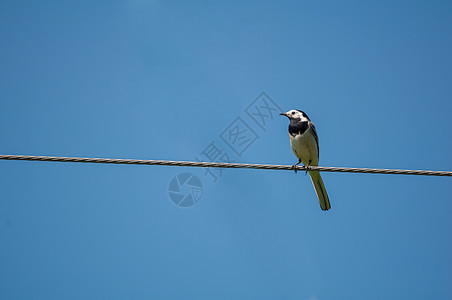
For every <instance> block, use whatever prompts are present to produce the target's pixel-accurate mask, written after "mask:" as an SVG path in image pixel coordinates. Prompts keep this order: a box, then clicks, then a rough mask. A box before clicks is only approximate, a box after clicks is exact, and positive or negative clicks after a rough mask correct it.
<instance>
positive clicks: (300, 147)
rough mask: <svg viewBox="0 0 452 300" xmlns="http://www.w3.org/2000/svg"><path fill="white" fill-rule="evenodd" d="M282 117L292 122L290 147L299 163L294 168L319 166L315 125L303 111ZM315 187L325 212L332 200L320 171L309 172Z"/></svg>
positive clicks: (296, 110) (288, 113)
mask: <svg viewBox="0 0 452 300" xmlns="http://www.w3.org/2000/svg"><path fill="white" fill-rule="evenodd" d="M280 115H282V116H286V117H287V118H289V120H290V124H289V138H290V146H291V147H292V151H293V153H294V154H295V156H296V157H297V158H298V163H296V164H294V165H293V166H292V167H293V168H295V172H296V171H297V169H296V166H298V165H299V164H300V163H303V165H304V166H308V167H309V166H318V165H319V138H318V136H317V132H316V130H315V126H314V124H313V123H312V122H311V120H310V119H309V117H308V116H307V115H306V114H305V113H304V112H303V111H301V110H298V109H292V110H289V111H288V112H286V113H281V114H280ZM308 172H309V175H310V177H311V181H312V184H313V185H314V189H315V192H316V194H317V197H318V198H319V203H320V208H321V209H322V210H324V211H326V210H329V209H330V208H331V204H330V200H329V198H328V194H327V192H326V189H325V185H324V184H323V180H322V177H321V176H320V172H319V171H308Z"/></svg>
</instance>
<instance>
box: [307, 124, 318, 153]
mask: <svg viewBox="0 0 452 300" xmlns="http://www.w3.org/2000/svg"><path fill="white" fill-rule="evenodd" d="M309 127H310V128H311V130H312V134H314V139H315V143H316V144H317V156H320V149H319V137H318V135H317V131H316V130H315V126H314V124H313V123H312V122H309Z"/></svg>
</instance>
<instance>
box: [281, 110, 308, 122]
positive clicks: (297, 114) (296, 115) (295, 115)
mask: <svg viewBox="0 0 452 300" xmlns="http://www.w3.org/2000/svg"><path fill="white" fill-rule="evenodd" d="M280 115H281V116H286V117H288V118H289V119H290V120H297V121H298V120H299V121H302V122H303V121H309V118H308V116H307V115H306V114H305V113H304V112H302V111H301V110H298V109H292V110H289V111H288V112H286V113H281V114H280Z"/></svg>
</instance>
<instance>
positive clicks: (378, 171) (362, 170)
mask: <svg viewBox="0 0 452 300" xmlns="http://www.w3.org/2000/svg"><path fill="white" fill-rule="evenodd" d="M0 159H3V160H32V161H57V162H82V163H100V164H126V165H158V166H180V167H203V168H236V169H239V168H245V169H264V170H290V171H293V170H297V171H322V172H342V173H372V174H398V175H427V176H452V172H450V171H427V170H396V169H369V168H343V167H314V166H310V167H308V166H297V167H295V168H294V167H292V166H288V165H263V164H236V163H216V162H194V161H170V160H141V159H112V158H86V157H57V156H31V155H1V154H0Z"/></svg>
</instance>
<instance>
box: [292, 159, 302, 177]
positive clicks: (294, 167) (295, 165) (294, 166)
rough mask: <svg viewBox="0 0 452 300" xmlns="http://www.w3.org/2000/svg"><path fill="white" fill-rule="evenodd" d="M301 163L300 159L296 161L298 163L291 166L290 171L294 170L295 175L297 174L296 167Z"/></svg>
mask: <svg viewBox="0 0 452 300" xmlns="http://www.w3.org/2000/svg"><path fill="white" fill-rule="evenodd" d="M300 163H301V159H300V160H299V161H298V163H296V164H294V165H293V166H292V169H294V171H295V174H296V173H297V171H298V168H297V167H298V165H299V164H300Z"/></svg>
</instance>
